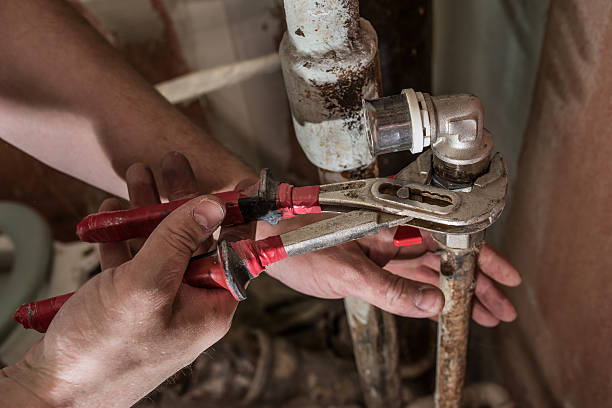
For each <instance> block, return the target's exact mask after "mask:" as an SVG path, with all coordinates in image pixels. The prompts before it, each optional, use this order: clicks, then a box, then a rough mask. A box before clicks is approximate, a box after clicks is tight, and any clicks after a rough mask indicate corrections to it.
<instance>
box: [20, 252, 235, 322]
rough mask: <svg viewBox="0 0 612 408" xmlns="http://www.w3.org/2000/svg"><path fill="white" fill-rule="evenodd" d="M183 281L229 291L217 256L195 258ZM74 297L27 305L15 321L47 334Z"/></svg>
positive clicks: (55, 298) (200, 286)
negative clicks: (63, 307)
mask: <svg viewBox="0 0 612 408" xmlns="http://www.w3.org/2000/svg"><path fill="white" fill-rule="evenodd" d="M183 281H184V282H185V283H187V284H189V285H191V286H195V287H199V288H210V289H213V288H224V289H228V285H227V281H226V278H225V272H224V270H223V266H222V265H221V263H220V262H219V258H218V257H217V256H204V257H201V258H199V257H194V258H193V259H192V261H191V262H190V263H189V266H188V267H187V270H186V271H185V276H184V277H183ZM228 290H229V289H228ZM72 295H74V292H71V293H66V294H65V295H60V296H55V297H52V298H49V299H45V300H39V301H37V302H30V303H25V304H23V305H21V306H19V308H18V309H17V311H16V312H15V314H14V315H13V320H15V321H16V322H17V323H19V324H21V325H22V326H23V327H25V328H26V329H34V330H36V331H38V332H40V333H45V332H46V331H47V329H48V328H49V325H50V324H51V321H52V320H53V318H54V317H55V315H56V314H57V312H58V311H59V310H60V308H61V307H62V305H63V304H64V303H66V301H67V300H68V299H70V297H71V296H72Z"/></svg>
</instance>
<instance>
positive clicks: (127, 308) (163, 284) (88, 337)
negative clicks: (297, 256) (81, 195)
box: [3, 156, 236, 407]
mask: <svg viewBox="0 0 612 408" xmlns="http://www.w3.org/2000/svg"><path fill="white" fill-rule="evenodd" d="M181 157H182V156H181ZM183 159H184V158H183ZM183 161H184V160H183ZM183 161H182V160H181V158H178V159H177V158H176V157H170V158H169V159H168V158H167V159H165V160H164V164H163V165H162V168H163V172H164V178H165V179H166V180H172V182H170V183H166V184H167V186H166V187H167V188H166V191H167V192H168V195H169V196H170V197H169V198H170V199H178V198H182V197H184V196H186V195H191V194H192V193H193V192H194V191H195V187H193V186H194V185H195V181H193V180H194V179H189V177H184V174H185V171H186V168H185V166H184V165H182V164H181V163H183ZM183 164H184V163H183ZM187 169H188V171H191V169H190V168H189V166H188V165H187ZM126 178H127V181H128V188H129V191H130V196H131V198H132V204H133V205H137V206H140V205H149V204H152V202H151V201H158V200H159V197H158V196H157V193H156V190H155V184H154V181H153V176H152V174H151V172H150V170H148V169H147V168H146V167H144V166H142V165H134V166H132V167H130V169H129V170H128V173H127V176H126ZM190 184H193V185H190ZM118 204H119V203H118V202H117V201H116V200H112V199H111V200H107V201H105V202H104V203H103V205H102V207H101V208H100V209H101V210H102V211H109V210H115V209H119V205H118ZM224 216H225V208H224V205H223V203H222V202H220V200H218V199H217V198H215V197H213V196H201V197H197V198H194V199H193V200H191V201H190V202H188V203H186V204H185V205H183V206H181V207H180V208H179V209H177V210H175V211H174V212H172V213H171V214H170V215H169V216H168V217H167V218H166V219H165V220H164V221H163V222H162V223H161V224H160V225H159V226H158V227H157V228H156V229H155V231H154V232H153V233H152V234H151V236H150V237H149V238H148V239H147V240H146V241H145V242H144V245H142V248H140V250H139V251H138V253H137V254H136V256H134V257H133V259H130V258H131V254H130V248H129V247H128V245H127V243H125V242H114V243H107V244H102V245H101V246H100V256H101V265H102V269H103V271H102V272H101V273H100V274H98V275H97V276H95V277H94V278H92V279H91V280H90V281H88V282H87V283H86V284H85V285H84V286H83V287H82V288H80V289H79V290H78V291H77V292H76V293H75V295H74V296H72V297H71V298H70V299H69V300H68V301H67V302H66V304H64V306H63V307H62V308H61V309H60V311H59V313H58V314H57V315H56V316H55V318H54V319H53V321H52V323H51V325H50V326H49V329H48V331H47V334H46V335H45V337H44V338H43V339H42V340H41V341H40V342H38V343H37V344H35V345H34V346H33V347H32V348H31V349H30V350H29V351H28V353H27V354H26V355H25V356H24V358H23V359H22V361H20V362H19V363H17V364H16V365H14V366H9V367H6V368H5V369H4V370H3V373H4V374H5V375H6V376H7V377H9V378H10V379H12V380H13V381H14V382H16V383H18V384H20V386H21V387H23V388H25V389H28V390H30V391H31V392H32V393H34V394H35V395H36V396H37V397H38V398H39V399H40V400H42V401H44V402H46V403H47V404H49V405H51V406H87V407H94V406H105V407H108V406H129V405H132V404H133V403H135V402H136V401H138V400H139V399H140V398H142V397H143V396H145V395H146V394H147V393H148V392H150V391H151V390H153V389H154V388H155V387H156V386H157V385H158V384H160V383H161V382H163V381H164V380H165V379H166V378H168V377H169V376H171V375H172V374H173V373H175V372H176V371H178V370H179V369H181V368H182V367H184V366H186V365H187V364H189V363H191V362H192V361H193V360H194V359H195V358H196V357H197V356H198V355H199V354H200V353H201V352H202V351H204V350H206V349H207V348H208V347H210V346H211V345H212V344H214V343H215V342H216V341H218V340H219V339H220V338H221V337H223V336H224V335H225V333H227V331H228V330H229V327H230V323H231V318H232V316H233V313H234V311H235V308H236V302H235V301H234V299H233V298H232V296H231V295H230V294H229V292H227V291H225V290H222V289H202V288H195V287H191V286H189V285H186V284H184V283H182V278H183V274H184V272H185V269H186V267H187V264H188V262H189V260H190V258H191V256H192V255H193V253H194V252H195V251H196V250H197V249H198V248H199V247H200V245H201V244H203V243H205V242H206V241H207V239H208V238H209V237H210V236H211V234H212V233H213V232H214V231H215V230H216V229H217V227H218V226H219V225H220V223H221V221H222V220H223V218H224Z"/></svg>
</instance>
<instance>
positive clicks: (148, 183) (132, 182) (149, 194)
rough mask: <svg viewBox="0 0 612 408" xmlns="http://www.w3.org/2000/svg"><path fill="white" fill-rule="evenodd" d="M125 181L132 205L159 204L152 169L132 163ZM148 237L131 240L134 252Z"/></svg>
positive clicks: (136, 206) (133, 206)
mask: <svg viewBox="0 0 612 408" xmlns="http://www.w3.org/2000/svg"><path fill="white" fill-rule="evenodd" d="M125 181H126V183H127V187H128V195H129V197H130V207H131V208H140V207H146V206H149V205H154V204H159V202H160V201H159V193H158V191H157V185H156V184H155V178H154V177H153V172H152V171H151V169H150V168H149V167H148V166H146V165H145V164H143V163H135V164H132V165H131V166H130V167H129V168H128V170H127V172H126V173H125ZM145 240H146V238H136V239H133V240H131V241H130V247H131V248H132V252H133V253H136V252H138V251H139V250H140V248H141V247H142V245H143V244H144V242H145Z"/></svg>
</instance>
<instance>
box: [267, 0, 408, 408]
mask: <svg viewBox="0 0 612 408" xmlns="http://www.w3.org/2000/svg"><path fill="white" fill-rule="evenodd" d="M284 4H285V16H286V20H287V33H285V35H284V37H283V40H282V41H281V45H280V49H279V54H280V58H281V64H282V68H283V77H284V80H285V86H286V88H287V95H288V97H289V104H290V106H291V113H292V117H293V125H294V129H295V133H296V137H297V139H298V141H299V143H300V146H301V147H302V149H303V150H304V152H305V154H306V156H307V157H308V159H309V160H310V161H311V162H312V163H314V164H315V165H316V166H317V167H318V168H319V175H320V179H321V182H336V181H345V180H347V179H354V178H363V177H373V176H376V175H377V171H378V169H377V166H376V162H375V159H374V156H373V155H372V153H371V150H370V146H369V141H368V139H367V137H366V133H365V131H364V128H363V124H362V120H361V101H362V99H364V98H366V99H373V98H376V97H378V96H379V94H380V91H381V86H380V67H379V63H378V40H377V37H376V32H375V31H374V29H373V28H372V26H371V24H370V23H369V22H368V21H366V20H364V19H360V18H359V1H358V0H342V1H340V0H285V1H284ZM345 306H346V313H347V318H348V322H349V327H350V330H351V338H352V340H353V349H354V354H355V360H356V364H357V369H358V372H359V376H360V380H361V385H362V389H363V393H364V399H365V402H366V405H367V406H368V407H370V408H372V407H391V408H393V407H399V405H400V384H399V372H398V356H399V352H398V345H397V332H396V328H395V321H394V319H393V316H392V315H389V314H388V313H386V312H383V311H381V310H379V309H376V308H375V307H373V306H372V305H370V304H368V303H367V302H364V301H362V300H359V299H354V298H350V299H345Z"/></svg>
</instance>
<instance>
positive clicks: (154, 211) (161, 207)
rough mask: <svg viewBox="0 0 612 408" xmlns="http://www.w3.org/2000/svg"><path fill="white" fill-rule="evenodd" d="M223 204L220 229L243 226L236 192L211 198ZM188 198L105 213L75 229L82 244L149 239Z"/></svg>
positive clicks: (81, 223)
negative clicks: (224, 214)
mask: <svg viewBox="0 0 612 408" xmlns="http://www.w3.org/2000/svg"><path fill="white" fill-rule="evenodd" d="M213 195H214V196H217V197H218V198H220V199H221V200H223V201H224V202H225V208H226V216H225V219H224V220H223V225H225V226H230V225H237V224H242V223H244V219H243V217H242V213H241V212H240V207H239V206H238V199H239V198H243V197H245V196H244V195H243V194H242V193H241V192H239V191H228V192H224V193H218V194H213ZM190 200H191V198H187V199H184V200H176V201H170V202H167V203H163V204H156V205H151V206H148V207H142V208H133V209H131V210H118V211H106V212H100V213H97V214H91V215H88V216H87V217H85V218H83V220H82V221H81V222H80V223H79V224H78V225H77V235H78V236H79V239H80V240H81V241H83V242H115V241H125V240H128V239H133V238H142V237H147V236H149V235H150V234H151V233H152V232H153V230H154V229H155V228H156V227H157V226H158V225H159V223H160V222H162V221H163V219H164V218H166V217H167V216H168V215H169V214H170V213H171V212H172V211H174V210H176V209H177V208H179V207H180V206H182V205H183V204H185V203H186V202H188V201H190Z"/></svg>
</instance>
